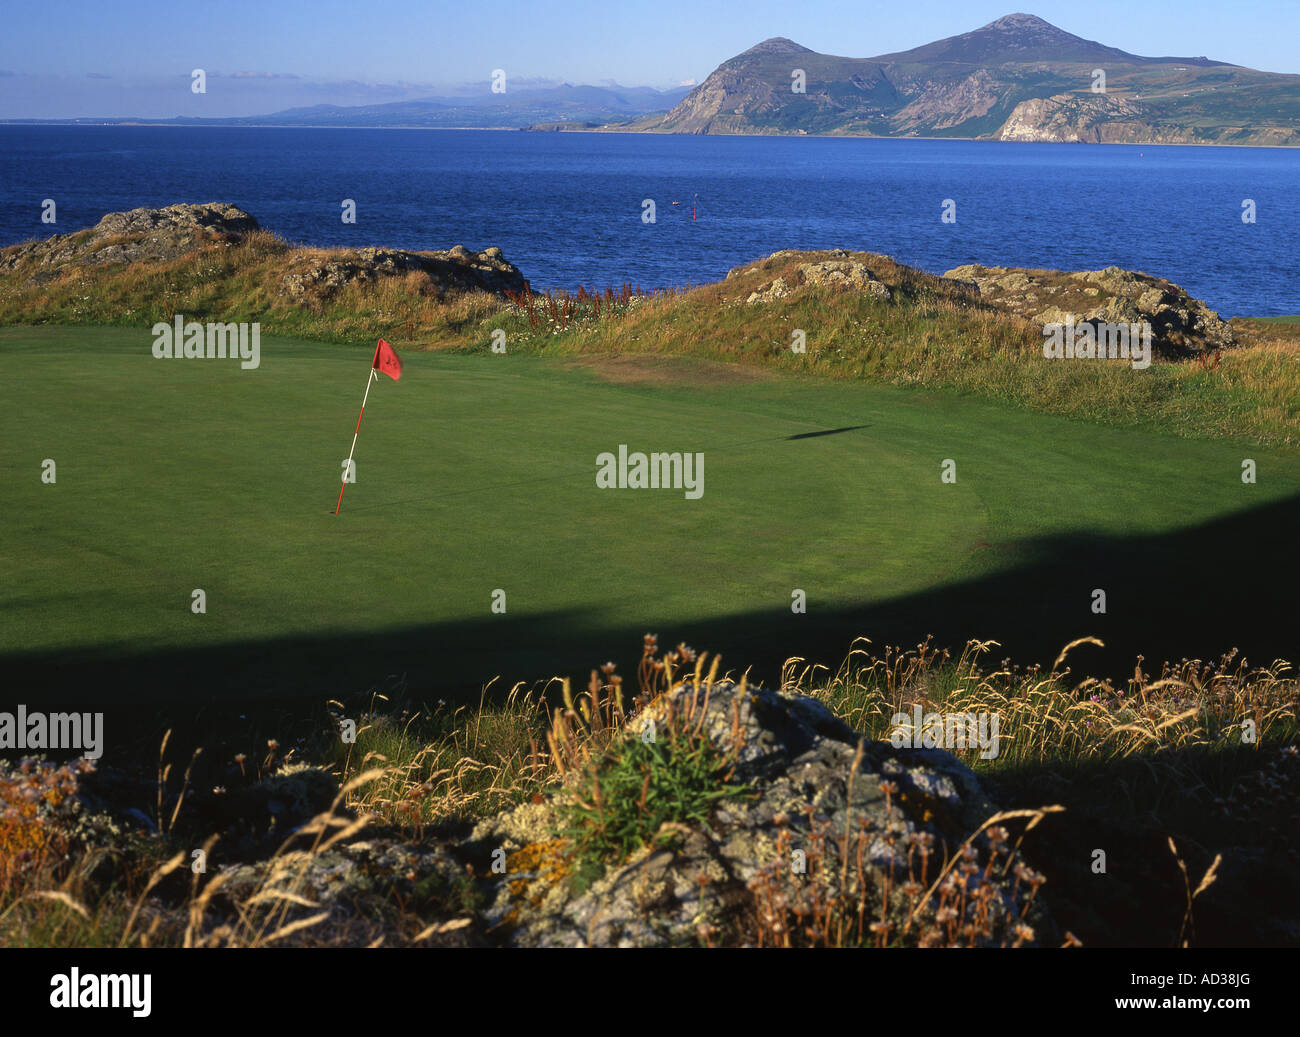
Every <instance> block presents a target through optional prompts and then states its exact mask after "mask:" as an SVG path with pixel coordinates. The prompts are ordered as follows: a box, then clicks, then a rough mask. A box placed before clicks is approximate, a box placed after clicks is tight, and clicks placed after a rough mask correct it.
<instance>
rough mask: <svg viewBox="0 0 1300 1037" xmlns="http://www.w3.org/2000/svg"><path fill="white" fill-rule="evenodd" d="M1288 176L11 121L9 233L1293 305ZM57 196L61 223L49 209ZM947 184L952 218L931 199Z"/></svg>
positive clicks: (903, 150)
mask: <svg viewBox="0 0 1300 1037" xmlns="http://www.w3.org/2000/svg"><path fill="white" fill-rule="evenodd" d="M1297 188H1300V149H1296V150H1285V149H1263V148H1201V147H1151V146H1126V145H1125V146H1089V145H1078V144H1007V143H992V142H973V141H937V140H844V139H819V138H806V137H805V138H771V137H693V136H657V135H654V136H652V135H637V134H591V133H524V132H517V131H515V132H512V131H481V130H346V129H281V128H276V129H257V128H242V127H241V128H233V127H231V128H224V127H222V128H217V127H213V128H207V127H204V128H197V127H196V128H190V127H184V128H181V127H145V126H138V127H137V126H121V127H119V126H76V127H72V126H0V244H12V243H14V242H17V241H21V240H24V239H27V238H31V237H44V236H46V235H48V234H50V233H52V232H54V231H58V232H61V233H67V232H70V231H74V230H77V229H79V228H82V227H86V226H90V225H92V224H93V223H95V222H96V221H97V220H98V219H99V217H100V216H102V215H103V214H104V213H106V212H113V211H116V210H121V209H131V208H135V207H137V206H142V205H148V206H161V205H168V204H171V203H173V202H209V201H228V202H233V203H235V204H236V205H238V206H240V207H242V208H244V209H246V210H247V211H249V212H250V213H252V214H253V215H254V216H255V217H256V218H257V219H258V221H259V222H260V223H261V224H262V226H264V227H266V228H267V229H269V230H272V231H275V232H276V233H278V234H281V235H283V236H284V237H285V238H288V239H289V240H291V241H294V242H300V243H306V244H313V245H326V246H336V245H355V246H361V245H390V246H396V247H402V248H411V249H419V248H431V249H440V248H449V247H450V246H452V245H454V244H463V245H465V246H466V247H468V248H471V249H474V250H479V249H482V248H486V247H487V246H489V245H497V246H500V248H501V249H502V250H503V251H504V253H505V256H506V258H507V259H509V260H510V261H511V262H513V263H515V264H516V265H517V266H518V267H519V268H520V269H521V270H522V271H523V274H524V276H525V277H527V278H528V279H529V280H530V281H531V282H532V285H533V287H534V288H543V289H544V288H576V287H577V286H578V285H579V284H584V285H587V286H589V287H590V286H595V287H598V288H604V287H606V286H619V285H622V284H623V283H624V282H629V283H631V284H632V285H633V286H637V285H639V286H641V287H642V288H646V289H649V288H661V287H665V286H669V285H676V286H684V285H687V284H700V283H703V282H706V281H713V280H717V279H719V278H721V277H723V276H724V275H725V274H726V272H727V270H728V269H730V268H731V267H733V266H736V265H738V264H741V263H745V262H748V261H750V260H752V259H756V258H758V257H760V256H763V255H766V254H768V253H770V252H774V251H776V250H778V249H783V248H835V247H843V248H849V249H862V250H867V251H872V252H883V253H886V254H888V255H891V256H893V257H894V258H896V259H898V260H899V261H900V262H903V263H908V264H911V265H913V266H917V267H920V268H921V269H924V270H929V271H932V272H934V273H942V272H943V271H945V270H948V269H951V268H952V267H955V266H958V265H960V264H963V263H984V264H988V265H1003V266H1032V267H1050V268H1058V269H1083V268H1087V269H1093V268H1098V267H1104V266H1109V265H1112V264H1114V265H1117V266H1121V267H1127V268H1133V269H1138V270H1143V271H1146V272H1147V273H1151V274H1157V275H1160V276H1162V277H1167V278H1169V279H1170V280H1172V281H1175V282H1176V283H1178V284H1180V285H1182V286H1183V287H1184V288H1185V289H1187V290H1188V291H1189V292H1191V293H1192V294H1193V295H1195V296H1198V297H1200V298H1203V299H1205V300H1206V301H1207V302H1208V303H1209V304H1210V306H1211V307H1212V308H1214V309H1217V310H1218V311H1219V312H1220V314H1221V315H1223V316H1225V317H1232V316H1237V315H1255V316H1270V315H1279V314H1296V313H1300V276H1298V275H1300V193H1298V192H1297ZM46 198H52V199H54V200H55V202H56V203H57V206H58V210H57V214H58V224H57V226H54V227H51V226H49V225H45V224H42V223H41V221H40V214H41V204H42V201H43V200H44V199H46ZM344 199H353V200H354V201H355V202H356V211H357V221H356V223H355V224H345V223H343V222H342V220H341V218H340V217H341V213H342V209H341V203H342V202H343V200H344ZM646 199H652V200H653V201H654V202H655V207H656V221H655V222H654V223H647V222H644V221H643V219H642V215H643V212H644V211H645V210H644V208H643V203H644V201H645V200H646ZM945 199H952V200H953V201H954V202H955V203H956V216H957V221H956V223H944V222H942V221H941V220H940V215H941V211H942V207H943V203H944V200H945ZM1245 199H1252V200H1253V201H1254V202H1255V207H1256V213H1257V215H1256V222H1255V223H1253V224H1247V223H1244V222H1243V221H1242V218H1241V217H1242V203H1243V201H1244V200H1245ZM674 203H677V204H674ZM693 205H694V207H695V211H694V218H692V216H693V213H692V207H693Z"/></svg>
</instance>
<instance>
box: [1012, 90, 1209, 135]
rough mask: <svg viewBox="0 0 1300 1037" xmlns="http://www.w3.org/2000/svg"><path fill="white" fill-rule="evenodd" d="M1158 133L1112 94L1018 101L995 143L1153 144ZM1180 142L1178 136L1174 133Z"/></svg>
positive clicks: (1132, 107)
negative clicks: (1132, 142) (1004, 141)
mask: <svg viewBox="0 0 1300 1037" xmlns="http://www.w3.org/2000/svg"><path fill="white" fill-rule="evenodd" d="M1159 132H1160V131H1158V130H1156V129H1155V127H1153V126H1152V125H1151V124H1150V123H1149V122H1147V121H1146V120H1145V118H1144V115H1143V108H1142V106H1141V105H1140V104H1138V103H1137V102H1135V101H1131V100H1127V99H1125V98H1122V97H1116V96H1115V95H1113V94H1058V95H1056V96H1055V97H1036V98H1034V99H1033V100H1029V101H1021V102H1020V103H1019V104H1018V105H1016V107H1015V108H1014V109H1013V110H1012V112H1011V115H1010V116H1009V117H1008V118H1007V121H1006V122H1005V123H1003V124H1002V129H1001V130H999V131H998V137H997V139H998V140H1018V141H1041V142H1046V143H1056V144H1076V143H1080V142H1084V143H1089V144H1106V143H1114V142H1119V141H1143V142H1146V143H1156V142H1157V141H1158V139H1159ZM1172 136H1173V137H1174V138H1175V139H1178V140H1181V139H1183V136H1184V135H1183V134H1182V133H1181V132H1177V133H1173V134H1172Z"/></svg>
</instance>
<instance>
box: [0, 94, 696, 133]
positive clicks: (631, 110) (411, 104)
mask: <svg viewBox="0 0 1300 1037" xmlns="http://www.w3.org/2000/svg"><path fill="white" fill-rule="evenodd" d="M689 89H690V88H689V87H675V88H673V89H671V90H656V89H654V88H653V87H648V86H631V87H628V86H619V85H617V84H611V85H608V86H575V85H573V84H571V83H560V84H547V85H545V86H529V87H518V88H517V87H510V88H509V89H508V90H507V92H506V93H503V94H494V93H492V92H491V91H490V90H489V88H488V85H487V84H486V83H484V84H480V85H479V86H478V87H475V88H467V90H466V91H465V92H463V93H460V94H454V95H450V96H446V97H426V98H421V99H419V100H414V101H390V102H386V103H384V104H368V105H335V104H317V105H311V106H308V107H303V108H287V109H285V110H284V111H280V112H273V113H271V114H270V115H254V116H243V117H229V118H194V117H184V116H179V117H177V118H174V119H132V118H117V119H62V120H53V121H56V122H65V123H83V122H93V123H96V124H102V123H136V122H148V123H166V124H177V125H187V126H188V125H202V126H363V127H376V128H378V127H425V128H437V127H441V128H444V129H473V128H479V129H486V128H490V129H499V128H515V129H523V128H526V127H529V126H533V125H535V124H537V123H542V122H546V123H550V124H552V125H553V126H555V127H560V128H562V127H566V126H571V125H572V126H580V127H583V128H592V127H595V126H600V125H604V124H606V123H610V122H626V121H627V120H629V119H636V118H639V117H643V116H645V115H647V114H648V113H650V112H665V111H667V110H668V109H669V108H671V107H673V106H674V105H675V104H677V103H678V102H679V101H680V100H681V99H682V98H683V97H685V96H686V94H687V92H688V91H689ZM12 121H15V122H36V121H41V122H44V121H47V120H25V119H19V120H12Z"/></svg>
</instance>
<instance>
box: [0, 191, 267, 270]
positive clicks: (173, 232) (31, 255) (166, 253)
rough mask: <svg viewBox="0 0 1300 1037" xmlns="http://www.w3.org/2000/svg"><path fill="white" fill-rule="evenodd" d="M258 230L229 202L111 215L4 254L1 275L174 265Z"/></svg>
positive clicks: (141, 210)
mask: <svg viewBox="0 0 1300 1037" xmlns="http://www.w3.org/2000/svg"><path fill="white" fill-rule="evenodd" d="M257 229H258V225H257V220H255V219H254V218H253V217H252V216H250V215H249V214H248V213H246V212H244V210H243V209H240V208H239V207H237V206H234V205H230V204H229V203H226V202H209V203H207V204H206V205H168V206H166V207H165V208H162V209H131V210H130V211H129V212H110V213H109V214H108V215H107V216H105V217H104V218H103V219H101V220H100V221H99V222H98V223H97V224H95V226H94V227H91V228H90V229H89V230H82V231H76V232H75V233H72V234H55V235H53V236H52V237H49V238H45V239H44V240H41V241H27V242H24V243H22V244H20V245H14V246H13V247H11V248H7V249H5V250H4V251H3V252H0V273H7V272H9V271H11V270H14V269H16V268H18V267H19V266H22V265H24V264H28V263H34V265H35V266H36V267H37V268H38V277H39V272H40V271H45V272H47V274H48V275H49V276H53V272H54V271H55V270H56V269H57V268H59V267H63V266H65V265H67V264H71V263H77V264H84V265H86V266H104V265H108V264H121V263H148V262H169V261H171V260H173V259H178V258H180V257H181V256H183V255H185V254H186V253H187V252H192V251H193V250H194V249H196V248H199V247H200V246H202V245H204V244H211V243H212V242H224V243H227V244H228V243H232V242H234V241H238V240H239V239H240V237H241V236H243V235H244V234H247V233H249V232H251V231H255V230H257Z"/></svg>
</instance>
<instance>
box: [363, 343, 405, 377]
mask: <svg viewBox="0 0 1300 1037" xmlns="http://www.w3.org/2000/svg"><path fill="white" fill-rule="evenodd" d="M370 366H371V367H373V368H374V369H375V370H376V371H382V372H383V373H384V374H386V375H388V377H389V378H391V379H392V380H393V381H397V379H399V378H401V377H402V358H401V357H399V356H398V355H397V353H396V352H395V351H394V350H393V347H392V346H390V345H389V344H388V343H387V342H385V341H384V340H383V339H382V338H381V339H380V340H379V344H378V345H377V346H375V359H374V362H373V363H372V364H371V365H370Z"/></svg>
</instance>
